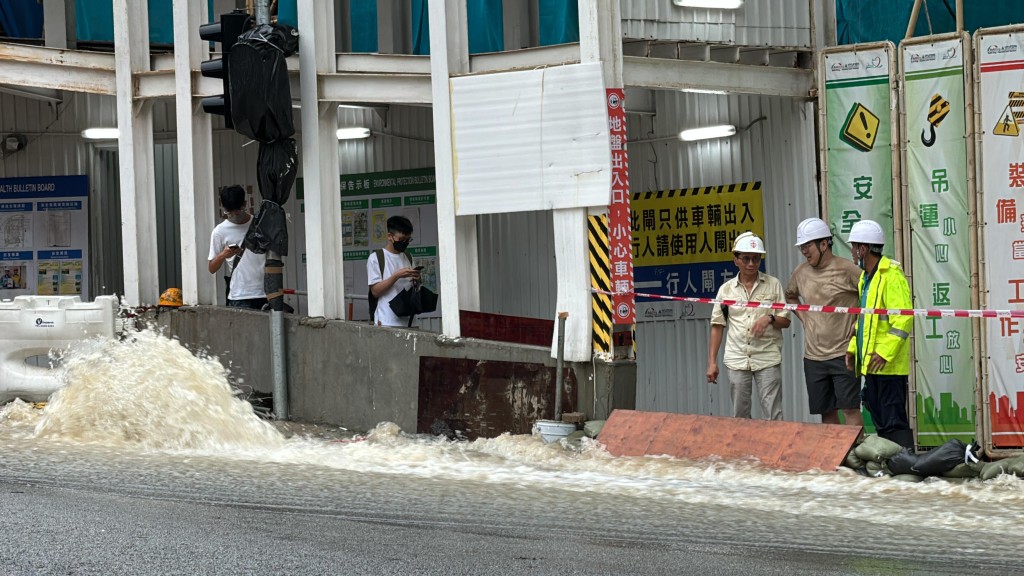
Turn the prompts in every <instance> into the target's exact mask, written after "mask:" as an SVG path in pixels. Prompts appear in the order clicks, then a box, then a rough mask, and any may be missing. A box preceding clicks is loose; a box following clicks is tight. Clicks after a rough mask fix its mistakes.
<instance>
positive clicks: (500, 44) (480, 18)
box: [411, 0, 505, 55]
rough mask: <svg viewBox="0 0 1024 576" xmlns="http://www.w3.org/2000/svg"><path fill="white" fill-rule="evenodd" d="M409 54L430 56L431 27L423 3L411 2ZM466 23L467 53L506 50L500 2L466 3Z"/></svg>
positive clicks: (422, 0)
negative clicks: (410, 52)
mask: <svg viewBox="0 0 1024 576" xmlns="http://www.w3.org/2000/svg"><path fill="white" fill-rule="evenodd" d="M411 7H412V53H413V54H421V55H425V54H430V24H429V22H428V21H427V2H426V0H412V3H411ZM466 14H467V16H468V18H469V22H468V23H467V24H466V30H467V32H468V34H469V53H470V54H481V53H484V52H501V51H502V50H504V49H505V35H504V26H505V22H504V16H503V14H502V11H501V0H466Z"/></svg>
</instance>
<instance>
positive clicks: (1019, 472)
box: [1007, 456, 1024, 478]
mask: <svg viewBox="0 0 1024 576" xmlns="http://www.w3.org/2000/svg"><path fill="white" fill-rule="evenodd" d="M1007 470H1008V471H1009V472H1010V473H1011V474H1013V475H1014V476H1016V477H1018V478H1024V456H1017V457H1015V458H1011V459H1010V461H1009V462H1007Z"/></svg>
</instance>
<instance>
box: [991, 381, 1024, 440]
mask: <svg viewBox="0 0 1024 576" xmlns="http://www.w3.org/2000/svg"><path fill="white" fill-rule="evenodd" d="M988 405H989V416H990V417H991V420H992V444H993V445H995V446H998V447H1001V448H1010V447H1019V446H1024V410H1022V409H1021V408H1022V407H1024V392H1017V402H1016V406H1017V408H1016V409H1014V407H1013V406H1011V405H1010V397H1009V396H999V397H998V398H997V397H996V394H995V392H990V393H989V395H988Z"/></svg>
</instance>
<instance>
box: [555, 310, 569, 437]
mask: <svg viewBox="0 0 1024 576" xmlns="http://www.w3.org/2000/svg"><path fill="white" fill-rule="evenodd" d="M568 317H569V313H568V312H559V313H558V360H557V363H556V364H555V366H556V368H555V370H556V371H557V373H556V374H555V420H561V419H562V384H563V379H564V378H563V377H562V363H563V359H564V358H565V319H566V318H568Z"/></svg>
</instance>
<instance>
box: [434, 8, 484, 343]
mask: <svg viewBox="0 0 1024 576" xmlns="http://www.w3.org/2000/svg"><path fill="white" fill-rule="evenodd" d="M428 18H429V20H430V75H431V81H430V83H431V98H432V101H433V116H434V166H435V170H436V174H437V182H436V183H437V235H438V240H437V242H438V258H439V260H440V267H441V270H440V275H439V276H440V281H441V327H442V331H443V332H444V334H445V335H446V336H449V337H452V338H456V337H459V336H461V335H462V327H461V325H460V323H459V310H460V307H461V308H464V309H466V310H479V309H480V274H479V271H478V266H477V262H478V255H477V252H478V251H477V231H476V217H475V216H461V217H460V216H456V214H455V170H454V164H453V152H454V143H453V142H452V115H451V91H450V89H449V78H450V77H451V76H452V75H454V74H465V73H467V72H469V37H468V35H467V32H466V21H467V16H466V3H465V1H463V0H429V15H428Z"/></svg>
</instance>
